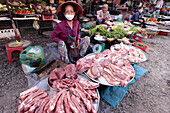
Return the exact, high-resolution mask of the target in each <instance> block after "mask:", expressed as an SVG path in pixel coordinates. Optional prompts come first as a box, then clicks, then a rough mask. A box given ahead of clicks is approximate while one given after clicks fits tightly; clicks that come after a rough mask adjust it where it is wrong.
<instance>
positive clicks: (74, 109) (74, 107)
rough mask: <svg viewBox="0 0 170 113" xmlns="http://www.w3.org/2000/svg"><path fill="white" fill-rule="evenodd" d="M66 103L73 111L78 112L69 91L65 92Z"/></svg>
mask: <svg viewBox="0 0 170 113" xmlns="http://www.w3.org/2000/svg"><path fill="white" fill-rule="evenodd" d="M67 98H68V104H69V106H70V108H71V110H72V112H73V113H80V112H79V110H78V109H77V108H76V106H75V104H74V103H73V102H72V100H71V99H70V91H68V92H67Z"/></svg>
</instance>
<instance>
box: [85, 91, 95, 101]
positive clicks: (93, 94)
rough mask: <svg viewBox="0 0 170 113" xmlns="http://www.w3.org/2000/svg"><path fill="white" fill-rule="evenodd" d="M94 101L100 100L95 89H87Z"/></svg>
mask: <svg viewBox="0 0 170 113" xmlns="http://www.w3.org/2000/svg"><path fill="white" fill-rule="evenodd" d="M85 91H86V92H87V93H88V94H89V95H90V96H91V97H92V99H94V100H98V97H97V96H96V93H95V89H86V90H85Z"/></svg>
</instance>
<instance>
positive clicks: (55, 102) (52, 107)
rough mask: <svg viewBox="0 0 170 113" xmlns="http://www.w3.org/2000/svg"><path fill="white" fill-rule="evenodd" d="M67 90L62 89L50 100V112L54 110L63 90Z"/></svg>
mask: <svg viewBox="0 0 170 113" xmlns="http://www.w3.org/2000/svg"><path fill="white" fill-rule="evenodd" d="M65 91H66V90H65V89H64V90H62V91H60V92H59V93H57V94H56V95H55V96H54V97H53V98H52V99H51V100H50V102H49V108H48V112H49V113H52V112H53V111H54V109H55V107H56V104H57V101H58V99H59V98H60V96H61V94H62V93H63V92H65Z"/></svg>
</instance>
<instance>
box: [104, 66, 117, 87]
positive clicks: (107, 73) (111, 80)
mask: <svg viewBox="0 0 170 113" xmlns="http://www.w3.org/2000/svg"><path fill="white" fill-rule="evenodd" d="M112 75H113V74H112V73H111V72H110V70H108V69H106V68H104V73H103V77H104V78H105V79H106V81H107V82H108V83H109V84H112V85H115V86H118V85H119V84H120V81H118V80H117V79H115V78H113V77H112Z"/></svg>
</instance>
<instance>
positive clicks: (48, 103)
mask: <svg viewBox="0 0 170 113" xmlns="http://www.w3.org/2000/svg"><path fill="white" fill-rule="evenodd" d="M50 100H51V99H50ZM49 107H50V101H48V102H47V104H46V105H45V106H44V109H43V112H42V113H49V111H48V108H49Z"/></svg>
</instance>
